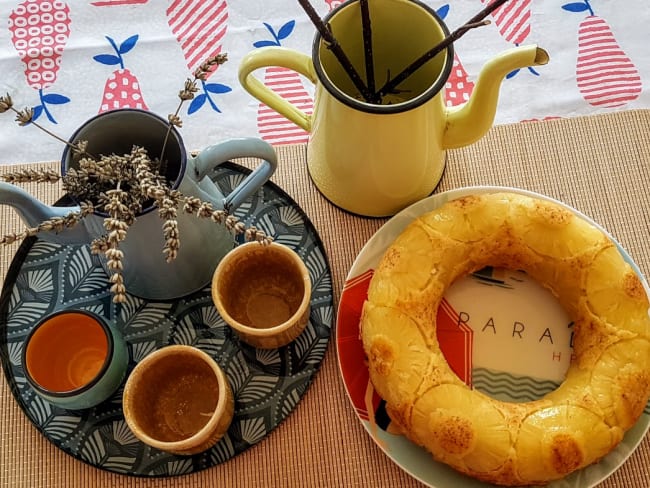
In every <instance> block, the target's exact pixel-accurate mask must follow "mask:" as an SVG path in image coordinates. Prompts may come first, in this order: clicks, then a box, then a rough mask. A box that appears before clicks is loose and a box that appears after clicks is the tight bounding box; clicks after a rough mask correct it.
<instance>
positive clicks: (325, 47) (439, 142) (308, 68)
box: [239, 0, 549, 217]
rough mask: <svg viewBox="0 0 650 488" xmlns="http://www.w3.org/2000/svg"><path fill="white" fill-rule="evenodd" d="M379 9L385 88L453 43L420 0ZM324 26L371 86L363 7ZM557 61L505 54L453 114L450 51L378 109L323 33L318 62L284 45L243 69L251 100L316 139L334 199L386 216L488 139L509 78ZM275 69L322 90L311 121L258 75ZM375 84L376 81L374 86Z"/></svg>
mask: <svg viewBox="0 0 650 488" xmlns="http://www.w3.org/2000/svg"><path fill="white" fill-rule="evenodd" d="M369 4H370V7H371V11H370V15H371V27H372V51H373V70H371V71H370V72H371V73H374V79H375V80H376V83H377V85H382V84H383V83H384V82H385V81H387V80H388V79H389V78H390V77H391V76H395V75H397V74H398V73H400V72H402V70H404V69H405V68H406V67H407V66H408V65H409V64H411V63H412V62H413V61H414V60H416V59H418V58H419V57H420V56H421V55H422V54H423V53H425V52H427V51H428V50H430V49H431V48H432V47H433V46H436V45H437V44H439V43H440V42H441V41H442V40H443V39H444V38H445V37H446V36H448V35H449V30H448V29H447V27H446V25H445V24H444V22H443V21H442V20H441V19H440V17H439V16H438V15H437V14H436V12H435V11H434V10H432V9H431V8H430V7H428V6H427V5H425V4H423V3H421V2H420V1H418V0H373V1H372V2H369ZM323 21H324V22H325V24H326V25H328V26H329V28H330V31H331V33H332V34H333V36H334V38H335V39H336V40H337V41H338V43H339V45H340V46H341V48H342V49H343V50H344V52H345V54H346V55H347V57H348V58H349V60H350V62H351V64H352V66H353V67H354V68H355V69H356V71H357V72H358V73H360V74H361V77H362V78H363V76H364V74H366V72H365V66H366V58H365V55H364V41H363V37H364V36H363V32H362V20H361V9H360V5H359V1H358V0H349V1H347V2H345V3H343V4H341V5H339V6H338V7H337V8H335V9H334V10H332V11H331V12H330V13H329V14H328V16H326V17H325V18H324V19H323ZM548 59H549V57H548V54H547V53H546V51H544V50H543V49H541V48H539V47H537V46H535V45H528V46H520V47H516V48H513V49H510V50H507V51H505V52H502V53H501V54H499V55H497V56H496V57H495V58H493V59H491V60H490V61H488V62H487V63H486V64H485V65H484V66H483V68H482V70H481V72H480V74H479V77H478V80H477V82H476V84H475V88H474V91H473V93H472V95H471V97H470V99H469V100H468V102H466V103H465V104H464V105H462V106H460V107H454V108H447V107H446V106H445V100H444V90H443V88H444V86H445V83H446V81H447V79H448V77H449V75H450V73H451V70H452V66H453V60H454V51H453V46H451V45H450V46H449V47H448V48H447V49H445V50H444V51H443V52H441V53H440V54H439V55H437V56H436V57H434V58H433V59H431V60H429V61H427V62H426V64H424V65H423V66H421V67H420V68H419V69H417V70H416V71H415V72H414V73H413V74H411V75H410V76H409V77H408V78H406V80H405V81H404V82H403V83H401V84H400V85H398V86H397V87H396V89H394V90H390V91H388V92H387V93H384V94H383V95H382V97H381V100H380V101H373V102H372V103H371V102H368V101H366V99H364V98H363V97H361V96H360V94H359V90H358V87H357V85H355V84H354V83H353V81H352V80H351V78H350V76H349V74H348V73H347V72H346V71H345V69H344V67H343V66H342V64H341V63H340V62H339V60H338V59H337V57H336V56H335V55H334V54H333V53H332V50H331V45H330V44H329V43H328V42H326V41H325V40H323V38H322V36H321V35H320V33H317V34H316V37H315V39H314V43H313V50H312V56H311V57H310V56H308V55H306V54H303V53H300V52H298V51H295V50H292V49H287V48H283V47H263V48H259V49H256V50H254V51H251V52H250V53H248V54H247V55H246V56H245V57H244V58H243V59H242V61H241V63H240V66H239V81H240V83H241V85H242V86H243V87H244V88H245V89H246V90H247V91H248V92H249V93H250V94H251V95H253V96H254V97H256V98H257V99H258V100H260V101H261V102H263V103H265V104H266V105H268V106H269V107H270V108H272V109H273V110H275V111H277V112H278V113H280V114H281V115H283V116H284V117H286V118H287V119H289V120H291V121H292V122H294V123H295V124H297V125H298V126H300V127H302V128H303V129H305V130H306V131H308V132H309V133H310V137H309V143H308V145H307V167H308V171H309V174H310V177H311V179H312V181H313V182H314V184H315V185H316V187H317V188H318V190H319V191H320V192H321V193H322V194H323V195H324V196H325V197H326V198H327V199H328V200H330V201H331V202H332V203H333V204H335V205H337V206H338V207H340V208H342V209H344V210H347V211H349V212H352V213H355V214H358V215H363V216H371V217H385V216H390V215H393V214H395V213H397V212H398V211H400V210H401V209H403V208H405V207H407V206H408V205H410V204H412V203H414V202H416V201H418V200H420V199H422V198H424V197H426V196H428V195H429V194H430V193H431V192H432V191H433V190H434V189H435V187H436V186H437V184H438V182H439V181H440V178H441V177H442V173H443V170H444V167H445V151H446V150H447V149H453V148H457V147H462V146H465V145H468V144H471V143H472V142H475V141H476V140H478V139H479V138H481V137H482V136H483V135H484V134H485V133H486V132H487V130H488V129H489V128H490V127H491V126H492V123H493V121H494V115H495V112H496V106H497V100H498V96H499V88H500V84H501V81H502V80H503V78H504V77H505V76H506V75H507V74H508V73H509V72H511V71H513V70H515V69H518V68H524V67H528V66H536V65H542V64H546V63H547V62H548ZM271 66H279V67H284V68H289V69H291V70H294V71H296V72H298V73H299V74H301V75H303V76H305V77H306V78H307V79H308V80H310V81H311V82H312V83H313V84H314V107H313V112H312V113H311V114H309V113H306V112H304V111H303V110H301V109H300V108H298V107H296V106H295V105H293V104H292V103H290V102H289V101H287V100H286V99H285V98H283V97H282V96H281V95H279V94H278V93H277V92H275V91H274V90H273V89H272V87H270V86H267V85H265V84H264V83H263V82H261V81H260V80H259V79H258V78H257V77H256V76H255V73H254V71H255V70H258V69H261V68H266V67H271ZM370 78H371V76H366V79H365V82H366V83H368V81H369V79H370ZM384 86H385V85H384Z"/></svg>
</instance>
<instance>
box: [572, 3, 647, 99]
mask: <svg viewBox="0 0 650 488" xmlns="http://www.w3.org/2000/svg"><path fill="white" fill-rule="evenodd" d="M576 76H577V81H578V89H579V90H580V93H581V94H582V96H583V97H584V99H585V100H586V101H587V102H589V103H590V104H591V105H594V106H597V107H619V106H621V105H625V104H626V103H628V102H631V101H632V100H635V99H636V98H637V97H638V96H639V95H640V93H641V77H640V76H639V72H638V70H637V69H636V66H634V64H632V61H631V60H630V58H628V57H627V55H626V54H625V53H624V52H623V50H622V49H621V48H620V47H619V45H618V43H617V42H616V39H615V38H614V34H613V33H612V31H611V29H610V28H609V25H608V24H607V22H605V20H603V19H602V18H600V17H597V16H590V17H587V18H586V19H584V20H583V21H582V22H581V23H580V28H579V30H578V63H577V65H576Z"/></svg>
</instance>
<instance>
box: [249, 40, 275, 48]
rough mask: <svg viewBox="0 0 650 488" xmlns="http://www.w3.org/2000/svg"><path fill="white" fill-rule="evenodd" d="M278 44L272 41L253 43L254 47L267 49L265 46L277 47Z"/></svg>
mask: <svg viewBox="0 0 650 488" xmlns="http://www.w3.org/2000/svg"><path fill="white" fill-rule="evenodd" d="M277 45H278V44H277V43H276V42H274V41H257V42H254V43H253V46H255V47H267V46H277Z"/></svg>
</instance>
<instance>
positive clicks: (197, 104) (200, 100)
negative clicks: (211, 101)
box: [187, 93, 208, 115]
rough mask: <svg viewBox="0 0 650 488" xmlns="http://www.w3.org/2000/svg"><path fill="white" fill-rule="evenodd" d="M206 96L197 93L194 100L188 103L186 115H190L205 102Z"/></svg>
mask: <svg viewBox="0 0 650 488" xmlns="http://www.w3.org/2000/svg"><path fill="white" fill-rule="evenodd" d="M207 98H208V97H207V96H206V95H205V94H204V93H201V94H200V95H197V96H196V97H195V98H194V100H192V103H190V107H189V108H188V109H187V113H188V115H192V114H193V113H194V112H196V111H197V110H199V109H200V108H201V107H203V105H204V104H205V101H206V100H207Z"/></svg>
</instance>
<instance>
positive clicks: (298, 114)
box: [239, 46, 318, 132]
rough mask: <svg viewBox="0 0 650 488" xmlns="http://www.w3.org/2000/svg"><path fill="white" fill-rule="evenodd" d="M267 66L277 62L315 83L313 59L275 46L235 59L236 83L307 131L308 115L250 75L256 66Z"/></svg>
mask: <svg viewBox="0 0 650 488" xmlns="http://www.w3.org/2000/svg"><path fill="white" fill-rule="evenodd" d="M270 66H280V67H283V68H288V69H290V70H293V71H296V72H297V73H299V74H301V75H303V76H305V77H306V78H307V79H309V80H310V81H311V82H312V83H314V84H316V80H317V79H318V78H317V76H316V71H315V70H314V63H312V60H311V58H310V57H309V56H307V55H306V54H304V53H301V52H298V51H294V50H293V49H287V48H284V47H275V46H268V47H261V48H259V49H255V50H254V51H251V52H249V53H248V54H246V55H245V56H244V57H243V58H242V60H241V62H240V63H239V83H240V84H241V85H242V86H243V87H244V89H245V90H246V91H248V92H249V93H250V94H251V95H253V96H254V97H255V98H257V99H258V100H260V101H261V102H262V103H265V104H266V105H268V106H269V107H270V108H272V109H273V110H275V111H276V112H278V113H279V114H280V115H283V116H284V117H286V118H287V119H289V120H290V121H291V122H293V123H294V124H296V125H298V126H299V127H301V128H303V129H305V130H306V131H307V132H309V131H310V130H311V116H310V115H308V114H306V113H305V112H303V111H302V110H300V109H299V108H297V107H296V106H295V105H293V104H292V103H290V102H289V101H287V100H286V99H284V98H282V97H281V96H280V95H278V94H277V93H276V92H274V91H273V90H272V89H271V88H269V87H268V86H266V85H265V84H264V83H262V82H261V81H260V80H258V79H257V78H256V77H255V76H253V74H252V73H253V71H255V70H256V69H261V68H267V67H270Z"/></svg>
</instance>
